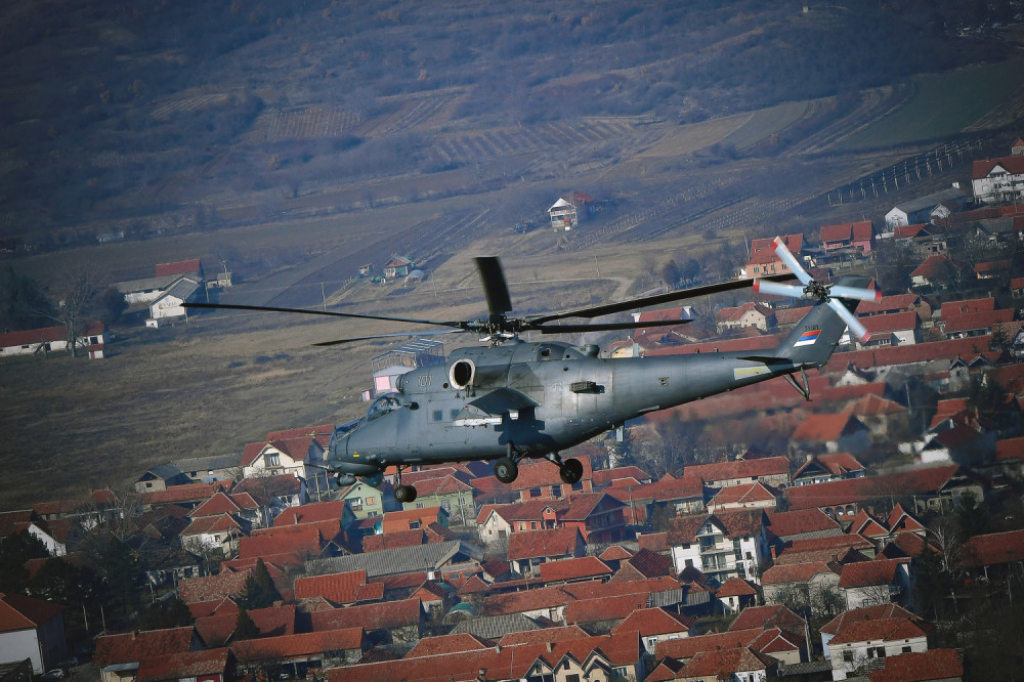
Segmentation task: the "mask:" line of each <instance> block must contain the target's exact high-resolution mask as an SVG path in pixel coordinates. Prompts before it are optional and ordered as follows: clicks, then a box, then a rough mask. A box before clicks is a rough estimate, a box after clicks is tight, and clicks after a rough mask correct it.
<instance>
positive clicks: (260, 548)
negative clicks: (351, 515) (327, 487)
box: [238, 521, 338, 559]
mask: <svg viewBox="0 0 1024 682" xmlns="http://www.w3.org/2000/svg"><path fill="white" fill-rule="evenodd" d="M319 523H326V524H334V522H333V521H321V522H319ZM331 528H333V532H331V530H327V531H326V532H325V531H323V530H322V529H321V527H320V525H319V524H318V523H302V524H299V525H297V526H273V527H271V528H264V529H261V530H259V531H254V532H253V534H252V535H250V536H249V537H247V538H241V539H240V540H239V541H238V558H240V559H249V558H256V557H261V556H270V555H273V554H299V555H301V556H316V555H318V554H320V552H321V550H322V549H323V547H324V544H325V542H327V541H329V540H333V539H334V537H335V536H336V535H337V533H338V530H337V526H336V524H335V525H332V526H331Z"/></svg>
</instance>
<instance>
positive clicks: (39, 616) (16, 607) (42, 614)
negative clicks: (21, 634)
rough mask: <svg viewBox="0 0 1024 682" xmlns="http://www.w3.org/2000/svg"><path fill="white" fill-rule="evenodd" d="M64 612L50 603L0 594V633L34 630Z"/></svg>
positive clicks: (16, 595) (20, 596)
mask: <svg viewBox="0 0 1024 682" xmlns="http://www.w3.org/2000/svg"><path fill="white" fill-rule="evenodd" d="M63 610H64V607H63V606H60V605H58V604H54V603H52V602H48V601H43V600H41V599H34V598H32V597H26V596H25V595H22V594H17V593H11V594H4V593H3V592H0V632H14V631H15V630H34V629H35V628H37V627H39V626H41V625H43V624H44V623H46V622H48V621H49V620H50V619H52V618H54V617H55V616H57V615H58V614H59V613H60V612H61V611H63Z"/></svg>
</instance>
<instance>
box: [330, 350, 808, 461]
mask: <svg viewBox="0 0 1024 682" xmlns="http://www.w3.org/2000/svg"><path fill="white" fill-rule="evenodd" d="M744 355H749V353H748V354H743V353H709V354H695V355H683V356H680V355H675V356H666V357H646V358H600V357H598V350H597V347H596V346H583V347H581V346H572V345H569V344H565V343H560V342H539V343H533V342H523V341H519V340H509V341H505V342H503V343H500V344H498V345H495V346H492V347H479V348H472V347H470V348H462V349H458V350H456V351H454V352H452V354H451V355H450V356H449V357H448V359H447V361H446V362H445V364H444V365H435V366H432V367H422V368H418V369H415V370H412V371H410V372H408V373H407V374H404V375H403V376H402V377H401V378H400V380H399V382H398V391H397V392H395V393H390V394H387V395H386V396H382V397H381V398H378V399H377V401H375V403H374V404H373V406H371V408H370V410H369V412H368V414H367V416H366V417H365V418H364V419H363V420H362V421H361V422H360V423H359V424H358V425H357V426H356V427H355V428H354V429H352V430H350V431H349V432H347V433H338V434H336V436H335V439H334V441H333V442H332V445H331V448H330V454H329V458H330V460H329V466H330V468H332V469H336V470H338V471H340V472H342V473H347V474H354V475H373V474H375V473H379V471H380V470H381V469H382V468H383V467H384V466H387V465H393V464H401V465H403V466H404V465H408V464H422V463H430V462H452V461H468V460H480V459H497V458H499V457H503V456H505V455H507V454H508V453H509V447H510V446H509V442H510V441H511V444H512V448H513V449H514V450H515V452H516V453H518V454H520V455H522V456H526V457H540V456H544V455H546V454H548V453H552V452H559V451H561V450H564V449H566V448H569V447H571V446H573V445H577V444H579V443H582V442H584V441H586V440H588V439H590V438H592V437H593V436H595V435H598V434H600V433H602V432H605V431H608V430H610V429H613V428H615V427H617V426H620V425H622V424H624V423H625V422H626V421H628V420H630V419H634V418H636V417H639V416H641V415H643V414H646V413H648V412H652V411H655V410H659V409H665V408H669V407H672V406H675V405H679V404H682V403H686V402H689V401H691V400H695V399H698V398H701V397H704V396H708V395H713V394H716V393H720V392H723V391H728V390H732V389H734V388H740V387H742V386H746V385H749V384H752V383H756V382H759V381H764V380H765V379H769V378H771V377H772V376H778V375H780V374H789V373H792V372H793V371H796V370H798V369H799V367H800V365H797V364H794V363H792V362H787V361H784V360H778V359H774V360H773V361H772V362H771V363H770V364H771V367H769V366H768V364H767V363H766V362H764V361H760V360H758V359H755V360H748V359H745V358H744V357H743V356H744Z"/></svg>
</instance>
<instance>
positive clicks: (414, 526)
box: [409, 521, 420, 530]
mask: <svg viewBox="0 0 1024 682" xmlns="http://www.w3.org/2000/svg"><path fill="white" fill-rule="evenodd" d="M419 527H420V522H419V521H410V522H409V530H416V529H417V528H419Z"/></svg>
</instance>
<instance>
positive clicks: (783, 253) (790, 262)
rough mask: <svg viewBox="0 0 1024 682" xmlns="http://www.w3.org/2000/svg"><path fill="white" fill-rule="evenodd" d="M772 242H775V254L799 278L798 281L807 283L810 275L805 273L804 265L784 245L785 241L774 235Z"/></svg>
mask: <svg viewBox="0 0 1024 682" xmlns="http://www.w3.org/2000/svg"><path fill="white" fill-rule="evenodd" d="M773 243H774V244H775V255H776V256H778V257H779V258H781V259H782V262H783V263H785V264H786V265H787V266H788V267H789V269H790V270H792V271H793V274H794V275H796V278H797V279H798V280H800V283H801V284H807V283H808V282H810V281H811V276H810V275H809V274H807V271H806V270H804V267H803V266H802V265H800V261H798V260H797V259H796V256H794V255H793V253H792V252H791V251H790V250H789V247H787V246H786V242H785V241H783V239H782V237H776V238H775V239H774V241H773Z"/></svg>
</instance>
